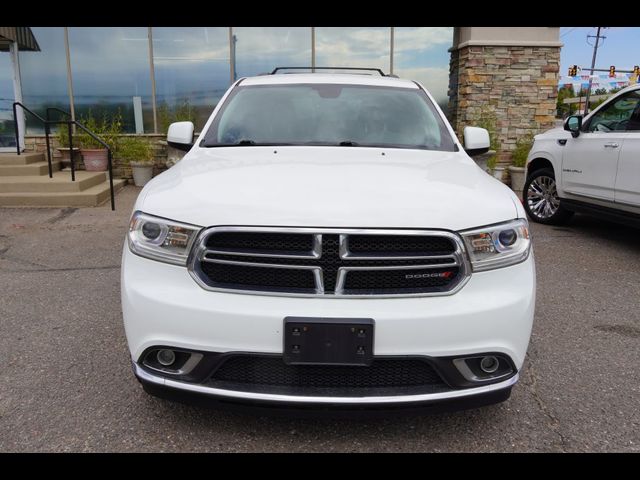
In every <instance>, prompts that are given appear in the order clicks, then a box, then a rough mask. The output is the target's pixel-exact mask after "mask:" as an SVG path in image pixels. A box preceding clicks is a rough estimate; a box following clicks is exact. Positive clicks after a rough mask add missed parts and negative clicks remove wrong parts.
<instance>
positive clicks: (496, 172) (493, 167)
mask: <svg viewBox="0 0 640 480" xmlns="http://www.w3.org/2000/svg"><path fill="white" fill-rule="evenodd" d="M487 171H488V172H489V173H491V175H493V177H494V178H496V179H497V180H500V181H502V175H504V167H499V166H498V156H497V155H495V154H494V155H493V156H491V158H489V160H487Z"/></svg>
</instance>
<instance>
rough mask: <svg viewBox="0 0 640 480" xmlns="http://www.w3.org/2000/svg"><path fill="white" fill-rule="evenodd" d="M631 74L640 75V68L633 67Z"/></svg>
mask: <svg viewBox="0 0 640 480" xmlns="http://www.w3.org/2000/svg"><path fill="white" fill-rule="evenodd" d="M633 74H634V75H636V76H638V75H640V66H638V65H636V66H634V67H633Z"/></svg>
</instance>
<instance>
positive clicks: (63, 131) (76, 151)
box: [56, 123, 82, 168]
mask: <svg viewBox="0 0 640 480" xmlns="http://www.w3.org/2000/svg"><path fill="white" fill-rule="evenodd" d="M56 137H57V139H58V145H59V146H58V148H57V150H58V152H60V155H61V156H62V158H61V160H62V166H63V168H64V167H67V166H69V164H70V163H71V155H70V151H69V127H68V126H67V125H66V124H63V123H61V124H59V125H58V133H57V134H56ZM73 145H74V147H73V160H74V162H75V164H76V165H78V162H79V161H80V160H81V159H82V157H81V155H80V147H79V146H78V139H77V138H76V137H75V136H74V137H73Z"/></svg>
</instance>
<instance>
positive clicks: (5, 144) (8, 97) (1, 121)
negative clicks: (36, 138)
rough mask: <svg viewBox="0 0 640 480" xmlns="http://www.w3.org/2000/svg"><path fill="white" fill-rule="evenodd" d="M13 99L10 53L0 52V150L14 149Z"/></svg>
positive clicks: (9, 150)
mask: <svg viewBox="0 0 640 480" xmlns="http://www.w3.org/2000/svg"><path fill="white" fill-rule="evenodd" d="M14 101H15V100H14V92H13V66H12V65H11V54H10V53H9V52H0V152H14V153H15V151H16V136H15V127H14V121H13V108H12V107H13V102H14Z"/></svg>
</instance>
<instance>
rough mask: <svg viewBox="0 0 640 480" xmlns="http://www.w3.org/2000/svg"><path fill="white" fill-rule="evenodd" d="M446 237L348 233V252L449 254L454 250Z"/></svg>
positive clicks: (422, 254) (385, 254)
mask: <svg viewBox="0 0 640 480" xmlns="http://www.w3.org/2000/svg"><path fill="white" fill-rule="evenodd" d="M455 249H456V247H455V245H454V243H453V242H452V241H451V240H450V239H449V238H447V237H436V236H425V235H349V252H351V253H352V254H357V255H362V256H374V255H382V256H391V255H396V256H403V255H404V256H428V255H449V254H452V253H453V252H454V251H455Z"/></svg>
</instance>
